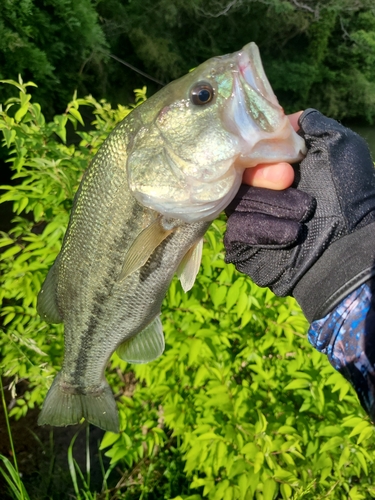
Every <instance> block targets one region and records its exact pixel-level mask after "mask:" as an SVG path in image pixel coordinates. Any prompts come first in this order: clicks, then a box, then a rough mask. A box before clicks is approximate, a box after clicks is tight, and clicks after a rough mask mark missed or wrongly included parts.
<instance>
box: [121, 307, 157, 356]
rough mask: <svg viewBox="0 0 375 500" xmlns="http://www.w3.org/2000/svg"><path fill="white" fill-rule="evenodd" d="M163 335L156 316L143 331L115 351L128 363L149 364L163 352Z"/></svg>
mask: <svg viewBox="0 0 375 500" xmlns="http://www.w3.org/2000/svg"><path fill="white" fill-rule="evenodd" d="M164 347H165V343H164V335H163V327H162V325H161V321H160V317H159V316H157V317H156V318H155V319H154V320H153V321H152V322H151V323H150V324H149V325H148V326H146V328H145V329H144V330H142V331H141V332H140V333H138V334H137V335H135V336H134V337H132V338H131V339H130V340H126V341H125V342H123V343H122V344H121V345H120V346H119V347H118V348H117V350H116V352H117V354H118V355H119V357H120V358H121V359H123V360H124V361H127V362H128V363H139V364H141V363H149V362H150V361H153V360H154V359H156V358H158V357H159V356H161V355H162V354H163V352H164Z"/></svg>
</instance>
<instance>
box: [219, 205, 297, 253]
mask: <svg viewBox="0 0 375 500" xmlns="http://www.w3.org/2000/svg"><path fill="white" fill-rule="evenodd" d="M300 231H301V224H299V223H298V222H296V221H293V220H285V219H278V218H276V217H272V216H269V215H264V214H259V213H242V212H234V213H233V214H232V215H231V216H230V217H229V219H228V222H227V230H226V233H225V236H224V244H225V247H226V251H227V258H226V259H227V261H228V262H231V260H230V254H231V252H232V251H233V248H234V247H233V244H234V243H245V244H246V245H248V246H254V247H258V248H263V247H266V248H274V249H276V248H285V247H287V246H290V245H292V244H293V243H295V242H296V241H297V238H298V236H299V234H300ZM228 259H229V260H228Z"/></svg>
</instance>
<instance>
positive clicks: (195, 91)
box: [190, 82, 214, 106]
mask: <svg viewBox="0 0 375 500" xmlns="http://www.w3.org/2000/svg"><path fill="white" fill-rule="evenodd" d="M213 97H214V89H213V88H212V86H211V85H210V84H209V83H206V82H199V83H197V84H196V85H195V87H193V88H192V89H191V91H190V99H191V102H192V103H193V104H197V105H200V106H201V105H202V104H207V103H209V102H211V101H212V99H213Z"/></svg>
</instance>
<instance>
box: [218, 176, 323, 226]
mask: <svg viewBox="0 0 375 500" xmlns="http://www.w3.org/2000/svg"><path fill="white" fill-rule="evenodd" d="M315 205H316V203H315V199H314V198H313V197H312V196H310V195H309V194H307V193H304V192H303V191H299V190H297V189H294V188H289V189H284V190H283V191H275V190H273V189H265V188H258V187H254V186H247V185H245V184H242V185H241V187H240V189H239V191H238V193H237V194H236V196H235V197H234V199H233V201H232V202H231V203H230V204H229V205H228V207H227V208H226V211H225V212H226V214H227V215H228V216H229V215H231V214H232V213H233V212H243V213H251V212H256V213H259V214H265V215H270V216H272V217H276V218H281V219H287V220H294V221H297V222H302V221H305V220H307V219H308V218H309V217H310V216H311V215H312V214H313V213H314V209H315Z"/></svg>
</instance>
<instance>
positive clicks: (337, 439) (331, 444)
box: [320, 436, 344, 453]
mask: <svg viewBox="0 0 375 500" xmlns="http://www.w3.org/2000/svg"><path fill="white" fill-rule="evenodd" d="M343 441H344V438H342V437H341V436H334V437H332V438H331V439H328V441H327V442H326V443H324V445H323V446H322V447H321V448H320V453H323V452H325V451H329V450H333V449H335V448H337V447H338V446H340V445H341V444H342V442H343Z"/></svg>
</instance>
